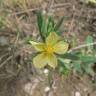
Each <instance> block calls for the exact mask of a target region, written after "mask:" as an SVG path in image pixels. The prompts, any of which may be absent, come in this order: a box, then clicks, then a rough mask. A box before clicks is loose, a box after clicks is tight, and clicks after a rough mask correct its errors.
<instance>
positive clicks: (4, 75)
mask: <svg viewBox="0 0 96 96" xmlns="http://www.w3.org/2000/svg"><path fill="white" fill-rule="evenodd" d="M1 1H2V0H1ZM5 1H6V2H3V3H2V2H0V3H1V4H0V14H1V15H0V16H1V17H0V96H96V82H95V81H96V79H94V78H95V77H91V76H87V75H82V76H81V75H80V74H78V73H74V74H73V73H72V74H70V75H69V76H65V77H62V76H60V75H59V74H58V73H57V72H53V73H52V79H53V82H52V85H51V88H50V89H48V88H47V87H48V86H49V85H48V78H47V76H46V75H45V74H44V73H42V71H41V70H36V69H35V68H34V66H33V65H32V62H31V57H32V53H34V50H33V49H32V47H31V46H30V45H29V44H27V43H26V42H25V39H29V38H31V37H33V38H38V39H39V36H38V28H37V22H36V14H35V13H36V11H37V10H38V9H42V10H45V11H46V12H47V13H48V14H53V16H54V18H55V19H56V20H59V19H60V17H62V16H65V20H64V23H63V25H62V26H61V28H60V31H61V32H63V33H64V34H63V37H67V38H68V39H69V40H71V39H72V37H73V36H74V35H75V36H76V37H77V42H78V44H81V43H83V42H84V40H85V38H86V37H87V36H88V35H89V34H90V35H92V36H93V37H94V38H96V5H95V4H91V3H86V2H83V0H39V1H38V2H33V1H34V0H33V1H32V2H31V0H29V3H28V2H27V3H28V4H27V6H26V7H24V6H23V7H22V6H19V5H12V4H11V2H9V1H8V0H5ZM10 1H11V0H10ZM22 1H24V0H22ZM26 1H28V0H26ZM8 2H9V3H8ZM24 8H25V9H24ZM1 18H3V19H2V20H1ZM46 88H47V89H48V90H49V91H48V92H46V90H47V89H46Z"/></svg>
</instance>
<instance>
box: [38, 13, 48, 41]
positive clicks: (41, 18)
mask: <svg viewBox="0 0 96 96" xmlns="http://www.w3.org/2000/svg"><path fill="white" fill-rule="evenodd" d="M37 22H38V27H39V32H40V35H41V37H42V39H43V40H45V36H46V32H47V25H46V20H45V17H44V14H43V13H42V11H38V12H37Z"/></svg>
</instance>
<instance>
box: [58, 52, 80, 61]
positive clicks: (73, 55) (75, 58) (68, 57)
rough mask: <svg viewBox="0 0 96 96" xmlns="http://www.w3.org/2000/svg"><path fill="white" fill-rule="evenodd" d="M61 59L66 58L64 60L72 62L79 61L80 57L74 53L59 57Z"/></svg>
mask: <svg viewBox="0 0 96 96" xmlns="http://www.w3.org/2000/svg"><path fill="white" fill-rule="evenodd" d="M58 56H59V57H60V58H64V59H70V60H78V59H79V57H78V55H77V54H72V53H66V54H63V55H58Z"/></svg>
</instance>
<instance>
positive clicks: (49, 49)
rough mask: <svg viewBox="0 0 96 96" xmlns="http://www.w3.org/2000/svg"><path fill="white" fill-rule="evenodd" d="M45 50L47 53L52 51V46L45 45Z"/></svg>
mask: <svg viewBox="0 0 96 96" xmlns="http://www.w3.org/2000/svg"><path fill="white" fill-rule="evenodd" d="M46 52H47V53H48V54H51V53H53V48H52V46H50V45H47V48H46Z"/></svg>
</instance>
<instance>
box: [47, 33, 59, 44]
mask: <svg viewBox="0 0 96 96" xmlns="http://www.w3.org/2000/svg"><path fill="white" fill-rule="evenodd" d="M58 40H60V37H59V36H58V35H57V34H56V33H55V32H51V33H50V34H49V36H48V37H47V39H46V43H47V44H48V45H49V44H50V45H53V44H55V43H56V42H58Z"/></svg>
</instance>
